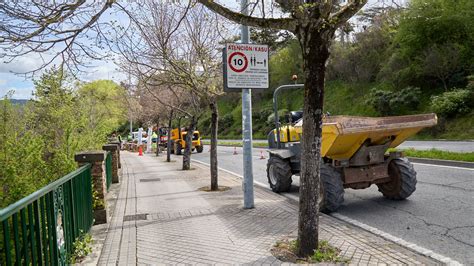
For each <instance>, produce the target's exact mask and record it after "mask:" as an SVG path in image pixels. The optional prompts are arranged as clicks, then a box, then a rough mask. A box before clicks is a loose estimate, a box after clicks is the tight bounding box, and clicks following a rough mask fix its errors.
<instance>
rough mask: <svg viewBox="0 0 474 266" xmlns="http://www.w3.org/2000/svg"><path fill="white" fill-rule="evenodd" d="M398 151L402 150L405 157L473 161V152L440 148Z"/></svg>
mask: <svg viewBox="0 0 474 266" xmlns="http://www.w3.org/2000/svg"><path fill="white" fill-rule="evenodd" d="M400 151H403V153H404V154H405V156H407V157H415V158H427V159H438V160H451V161H462V162H474V152H451V151H442V150H437V149H431V150H415V149H404V150H400Z"/></svg>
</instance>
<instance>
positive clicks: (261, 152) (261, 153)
mask: <svg viewBox="0 0 474 266" xmlns="http://www.w3.org/2000/svg"><path fill="white" fill-rule="evenodd" d="M265 159H266V158H265V156H264V155H263V151H260V160H265Z"/></svg>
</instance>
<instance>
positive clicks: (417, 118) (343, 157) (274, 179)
mask: <svg viewBox="0 0 474 266" xmlns="http://www.w3.org/2000/svg"><path fill="white" fill-rule="evenodd" d="M292 87H296V86H294V85H292ZM277 93H278V89H277V90H276V91H275V94H274V109H275V110H274V111H275V124H276V128H275V129H274V130H272V131H271V132H270V133H269V134H268V145H269V148H270V149H269V154H270V156H269V160H268V162H267V177H268V182H269V184H270V187H271V188H272V190H273V191H274V192H285V191H288V190H289V189H290V187H291V183H292V176H293V175H298V174H299V173H300V169H301V145H300V140H301V136H302V134H303V132H302V126H303V121H302V119H300V120H299V121H295V123H291V122H290V123H289V124H288V125H286V126H281V127H280V124H279V118H278V112H277V104H276V103H277V102H276V100H277V99H276V96H277ZM436 123H437V117H436V115H435V114H421V115H408V116H394V117H378V118H373V117H354V116H326V117H325V118H324V119H323V129H322V147H321V157H322V163H321V170H320V182H321V183H320V185H321V192H320V199H322V200H321V205H320V208H321V210H322V211H324V212H332V211H335V210H336V209H337V208H338V207H339V206H340V205H341V204H342V203H343V201H344V189H345V188H352V189H364V188H367V187H369V186H371V185H372V184H375V185H377V186H378V189H379V191H380V192H381V193H382V194H383V195H384V196H385V197H387V198H389V199H394V200H401V199H405V198H407V197H409V196H410V195H411V194H412V193H413V192H414V191H415V189H416V172H415V169H414V168H413V165H412V164H411V163H410V162H409V161H408V159H407V158H405V157H403V154H402V153H401V152H389V153H387V150H388V149H389V148H395V147H397V146H398V145H400V144H401V143H402V142H404V141H405V140H406V139H407V138H408V137H410V136H412V135H414V134H416V133H417V132H419V131H420V130H421V129H423V128H425V127H431V126H434V125H436Z"/></svg>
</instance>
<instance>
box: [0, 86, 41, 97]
mask: <svg viewBox="0 0 474 266" xmlns="http://www.w3.org/2000/svg"><path fill="white" fill-rule="evenodd" d="M10 91H13V96H12V98H13V99H31V98H33V95H32V93H33V89H32V88H16V87H0V98H3V97H4V96H5V95H7V93H8V92H10Z"/></svg>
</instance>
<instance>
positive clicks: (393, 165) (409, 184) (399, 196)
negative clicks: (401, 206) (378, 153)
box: [377, 158, 416, 200]
mask: <svg viewBox="0 0 474 266" xmlns="http://www.w3.org/2000/svg"><path fill="white" fill-rule="evenodd" d="M388 176H389V177H390V181H389V182H387V183H383V184H378V185H377V186H378V187H379V191H380V192H382V194H383V195H384V197H386V198H388V199H392V200H403V199H406V198H408V197H409V196H410V195H411V194H412V193H413V192H415V190H416V171H415V168H414V167H413V165H412V164H411V163H410V162H409V161H408V159H407V158H399V159H393V160H392V161H391V162H390V164H389V165H388Z"/></svg>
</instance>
